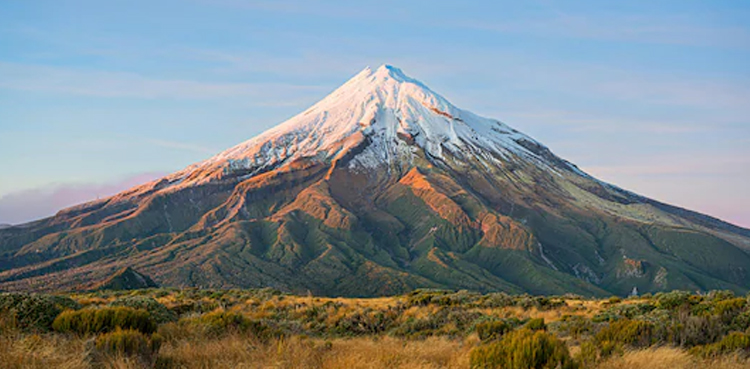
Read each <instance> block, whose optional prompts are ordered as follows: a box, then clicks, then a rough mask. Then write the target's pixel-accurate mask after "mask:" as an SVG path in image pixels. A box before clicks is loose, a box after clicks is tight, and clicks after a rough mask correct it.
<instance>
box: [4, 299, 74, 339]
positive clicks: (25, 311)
mask: <svg viewBox="0 0 750 369" xmlns="http://www.w3.org/2000/svg"><path fill="white" fill-rule="evenodd" d="M80 308H81V305H80V304H78V303H77V302H75V301H73V300H72V299H70V298H68V297H63V296H55V295H45V294H33V293H11V292H7V293H0V315H2V316H3V320H4V322H5V325H7V326H8V327H7V328H18V329H21V330H40V331H46V330H49V329H50V327H51V326H52V322H53V321H54V320H55V317H57V315H58V314H60V312H62V311H63V310H65V309H80Z"/></svg>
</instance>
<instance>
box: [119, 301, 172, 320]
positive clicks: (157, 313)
mask: <svg viewBox="0 0 750 369" xmlns="http://www.w3.org/2000/svg"><path fill="white" fill-rule="evenodd" d="M109 305H110V306H125V307H129V308H133V309H143V310H146V311H148V313H149V314H151V317H152V318H154V320H155V321H156V322H157V323H166V322H173V321H175V320H177V315H176V314H175V313H174V312H172V311H170V310H169V309H167V307H166V306H164V305H162V304H161V303H160V302H159V301H156V300H155V299H153V298H152V297H148V296H126V297H120V298H119V299H117V300H115V301H112V302H111V303H110V304H109Z"/></svg>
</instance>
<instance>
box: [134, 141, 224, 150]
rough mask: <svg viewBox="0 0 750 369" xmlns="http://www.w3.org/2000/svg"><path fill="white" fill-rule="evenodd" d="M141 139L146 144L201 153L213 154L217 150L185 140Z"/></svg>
mask: <svg viewBox="0 0 750 369" xmlns="http://www.w3.org/2000/svg"><path fill="white" fill-rule="evenodd" d="M143 141H144V142H146V143H148V144H152V145H156V146H159V147H166V148H168V149H177V150H185V151H192V152H197V153H201V154H214V153H216V152H217V150H214V149H211V148H208V147H205V146H201V145H197V144H193V143H187V142H179V141H172V140H163V139H155V138H146V139H144V140H143Z"/></svg>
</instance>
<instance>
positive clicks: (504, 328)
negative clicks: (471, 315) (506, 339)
mask: <svg viewBox="0 0 750 369" xmlns="http://www.w3.org/2000/svg"><path fill="white" fill-rule="evenodd" d="M475 330H476V332H477V335H478V336H479V339H480V340H482V341H489V340H496V339H500V338H501V337H502V336H503V335H504V334H506V333H508V332H510V331H512V330H513V326H511V325H510V324H508V323H507V322H505V321H503V320H488V321H484V322H480V323H477V325H476V327H475Z"/></svg>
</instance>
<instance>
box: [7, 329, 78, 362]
mask: <svg viewBox="0 0 750 369" xmlns="http://www.w3.org/2000/svg"><path fill="white" fill-rule="evenodd" d="M85 346H86V342H85V341H84V340H83V339H79V338H74V337H65V336H61V335H56V334H44V335H38V334H21V333H6V334H3V335H0V368H2V369H52V368H61V369H79V368H80V369H84V368H89V365H88V364H87V362H86V347H85Z"/></svg>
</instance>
